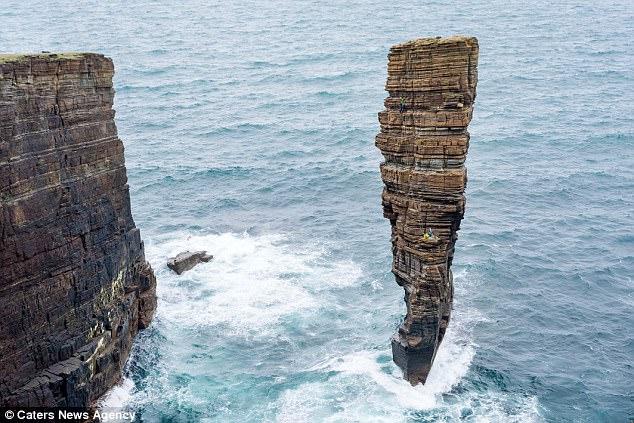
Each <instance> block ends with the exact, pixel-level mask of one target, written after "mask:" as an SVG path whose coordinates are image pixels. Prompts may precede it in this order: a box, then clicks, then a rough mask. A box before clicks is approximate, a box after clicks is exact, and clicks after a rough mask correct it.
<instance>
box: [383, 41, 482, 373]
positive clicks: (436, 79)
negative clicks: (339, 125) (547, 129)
mask: <svg viewBox="0 0 634 423" xmlns="http://www.w3.org/2000/svg"><path fill="white" fill-rule="evenodd" d="M388 59H389V62H388V77H387V83H386V90H387V91H388V92H389V96H388V97H387V98H386V99H385V110H384V111H382V112H380V113H379V122H380V124H381V132H380V133H379V134H378V135H377V137H376V146H377V147H378V148H379V149H380V150H381V153H382V154H383V156H384V157H385V162H384V163H382V164H381V177H382V178H383V182H384V183H385V188H384V190H383V195H382V200H383V214H384V216H385V217H386V218H387V219H389V220H390V223H391V225H392V252H393V255H394V261H393V265H392V272H393V273H394V275H395V276H396V282H397V283H398V284H399V285H400V286H402V287H403V288H404V289H405V303H406V305H407V315H406V316H405V320H404V321H403V323H402V325H401V326H400V327H399V329H398V332H397V333H396V334H395V335H394V336H393V338H392V354H393V357H394V362H395V363H396V364H397V365H398V366H399V367H400V368H401V369H402V370H403V373H404V376H405V378H406V379H407V380H408V381H410V383H412V384H413V385H415V384H417V383H425V380H426V379H427V375H428V373H429V370H430V368H431V365H432V363H433V361H434V357H435V355H436V351H437V349H438V346H439V345H440V343H441V342H442V339H443V336H444V334H445V330H446V329H447V325H448V323H449V317H450V315H451V303H452V298H453V276H452V274H451V261H452V259H453V254H454V245H455V242H456V239H457V231H458V229H459V228H460V221H461V220H462V217H463V215H464V210H465V198H464V190H465V185H466V182H467V171H466V169H465V166H464V164H465V159H466V155H467V148H468V145H469V133H468V132H467V125H468V124H469V121H470V120H471V115H472V110H473V102H474V99H475V96H476V83H477V79H478V78H477V63H478V41H477V39H476V38H473V37H458V36H456V37H449V38H423V39H418V40H413V41H409V42H406V43H403V44H398V45H395V46H394V47H392V48H391V49H390V53H389V56H388Z"/></svg>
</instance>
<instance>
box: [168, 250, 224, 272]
mask: <svg viewBox="0 0 634 423" xmlns="http://www.w3.org/2000/svg"><path fill="white" fill-rule="evenodd" d="M212 258H214V256H212V255H211V254H207V251H195V252H193V253H192V252H191V251H183V252H182V253H178V254H177V255H176V257H172V258H171V259H169V260H168V262H167V267H169V268H170V269H171V270H173V271H174V272H175V273H176V274H177V275H180V274H182V273H183V272H186V271H188V270H191V269H193V268H194V267H195V266H196V265H197V264H200V263H207V262H209V261H210V260H211V259H212Z"/></svg>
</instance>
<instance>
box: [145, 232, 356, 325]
mask: <svg viewBox="0 0 634 423" xmlns="http://www.w3.org/2000/svg"><path fill="white" fill-rule="evenodd" d="M185 250H206V251H208V252H209V253H211V254H213V255H214V259H213V260H212V261H210V262H209V263H203V264H200V265H198V266H197V267H195V268H194V269H192V270H190V271H188V272H186V273H184V274H183V275H181V276H177V275H175V274H173V273H172V272H171V271H169V270H168V269H167V268H166V266H165V262H166V261H167V259H168V258H169V257H171V256H174V255H176V254H178V253H179V252H181V251H185ZM147 254H148V259H149V260H150V262H151V263H152V265H153V267H154V268H155V269H156V270H157V276H158V279H159V286H158V295H159V299H160V305H159V316H160V318H161V319H167V320H168V321H169V322H170V323H168V324H175V325H184V326H192V325H194V326H199V325H221V324H222V325H226V326H227V327H228V330H229V332H228V334H241V335H244V334H250V335H270V332H271V331H275V330H276V329H278V328H276V326H277V325H278V324H279V322H280V319H281V318H283V317H285V316H288V315H291V314H293V313H298V312H306V311H310V310H313V311H314V310H316V309H318V308H319V307H321V306H322V305H325V304H324V303H323V298H322V296H321V295H320V292H321V291H324V290H332V289H338V288H343V287H346V286H350V285H352V284H354V283H356V282H357V281H358V280H359V279H360V278H361V276H362V271H361V268H360V267H359V266H358V265H357V264H356V263H354V262H351V261H345V260H344V261H337V260H331V259H330V257H328V253H327V250H325V249H324V248H323V247H320V246H317V245H302V246H297V245H292V244H291V243H290V242H289V241H288V239H287V238H286V237H284V236H282V235H263V236H250V235H248V234H233V233H224V234H220V235H189V234H182V233H181V234H177V235H176V236H172V238H170V239H167V240H162V241H159V242H153V243H151V244H149V245H148V247H147Z"/></svg>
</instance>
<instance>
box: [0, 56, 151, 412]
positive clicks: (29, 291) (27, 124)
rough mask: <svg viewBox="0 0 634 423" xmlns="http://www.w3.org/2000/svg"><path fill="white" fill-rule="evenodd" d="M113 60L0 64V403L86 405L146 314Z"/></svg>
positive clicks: (145, 267) (145, 272)
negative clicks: (117, 112) (120, 135)
mask: <svg viewBox="0 0 634 423" xmlns="http://www.w3.org/2000/svg"><path fill="white" fill-rule="evenodd" d="M113 73H114V67H113V64H112V61H111V60H110V59H108V58H106V57H104V56H102V55H99V54H89V53H87V54H79V53H70V54H38V55H0V321H2V325H0V405H2V406H74V407H87V406H89V405H90V404H91V403H93V402H94V400H95V399H96V398H98V397H99V396H100V395H102V394H103V393H104V392H105V391H106V390H107V389H108V388H109V387H110V386H112V385H113V384H114V383H115V382H116V381H117V380H118V379H119V378H120V375H121V369H122V368H123V365H124V363H125V361H126V359H127V358H128V355H129V352H130V348H131V345H132V341H133V339H134V336H135V335H136V334H137V332H138V330H139V329H142V328H144V327H147V325H148V324H149V323H150V321H151V319H152V315H153V312H154V309H155V308H156V295H155V290H156V280H155V277H154V274H153V272H152V268H151V267H150V265H149V264H148V263H147V262H146V261H145V256H144V250H143V242H142V241H141V237H140V234H139V230H138V229H137V228H136V227H135V225H134V221H133V220H132V215H131V212H130V199H129V192H128V185H127V176H126V169H125V165H124V157H123V144H122V143H121V140H120V139H119V138H118V137H117V128H116V126H115V123H114V110H113V109H112V102H113V97H114V90H113V88H112V76H113Z"/></svg>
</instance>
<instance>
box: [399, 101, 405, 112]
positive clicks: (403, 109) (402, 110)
mask: <svg viewBox="0 0 634 423" xmlns="http://www.w3.org/2000/svg"><path fill="white" fill-rule="evenodd" d="M400 111H401V113H403V112H404V111H405V98H404V97H401V104H400Z"/></svg>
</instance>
